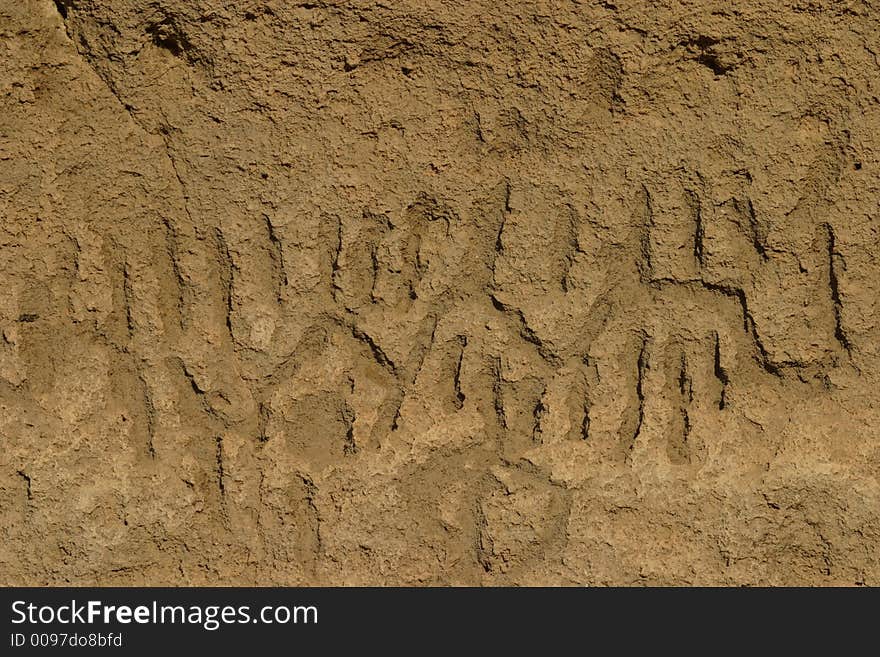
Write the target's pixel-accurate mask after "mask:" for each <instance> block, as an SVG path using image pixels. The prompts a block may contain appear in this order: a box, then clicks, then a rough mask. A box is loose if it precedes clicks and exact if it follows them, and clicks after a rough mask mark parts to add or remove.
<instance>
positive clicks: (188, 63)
mask: <svg viewBox="0 0 880 657" xmlns="http://www.w3.org/2000/svg"><path fill="white" fill-rule="evenodd" d="M878 25H880V5H878V4H877V3H876V2H872V1H859V0H851V1H847V2H832V1H830V0H819V1H810V0H788V1H784V2H769V1H768V0H761V1H757V2H751V1H750V2H746V1H744V0H725V1H720V0H719V1H714V0H697V1H669V0H667V1H663V2H656V3H645V2H638V1H636V0H615V2H614V3H612V2H599V1H596V2H588V1H586V0H580V1H578V0H570V1H563V0H535V1H531V0H500V1H498V0H495V1H493V2H486V1H484V0H473V1H468V2H463V1H458V2H456V1H447V2H439V1H436V0H430V1H425V0H419V1H415V0H399V1H398V0H395V1H394V2H391V3H382V2H376V1H375V0H350V1H342V0H311V1H309V2H289V1H282V0H248V1H245V2H221V1H220V0H194V1H191V2H183V1H182V0H151V1H150V2H138V1H135V0H113V1H112V2H111V0H55V1H54V2H53V1H52V0H0V49H2V53H0V217H2V224H0V282H2V287H3V293H2V295H0V332H2V340H0V409H2V412H0V536H2V541H0V580H2V583H3V584H28V585H37V584H63V583H73V584H104V585H142V584H150V585H162V584H194V585H202V584H230V585H238V584H263V585H295V584H406V585H415V584H469V585H473V584H484V585H496V584H542V585H569V584H617V585H620V584H664V585H665V584H846V585H853V584H874V585H877V584H880V483H878V479H877V473H878V471H880V429H878V427H880V396H878V393H877V390H878V386H880V380H878V376H880V375H878V364H880V324H878V314H880V309H878V292H880V204H878V199H880V162H878V155H880V153H878V135H880V30H878Z"/></svg>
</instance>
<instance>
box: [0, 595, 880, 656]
mask: <svg viewBox="0 0 880 657" xmlns="http://www.w3.org/2000/svg"><path fill="white" fill-rule="evenodd" d="M0 591H2V606H3V612H2V617H3V623H4V625H3V627H4V631H5V633H4V635H3V637H2V641H0V655H15V654H19V653H21V652H26V651H34V650H40V651H44V652H45V651H51V652H58V653H60V654H89V653H91V652H93V651H96V650H98V651H101V652H106V653H108V654H142V653H144V652H146V651H155V650H160V649H162V650H171V651H175V652H172V653H171V654H177V653H176V650H188V649H193V650H200V651H201V650H217V651H220V652H218V654H221V655H225V654H233V653H234V652H235V651H243V650H248V649H254V648H258V649H262V648H265V649H270V648H280V649H283V650H284V653H288V652H289V653H291V654H293V653H296V652H299V651H302V650H310V651H311V650H318V651H319V652H318V653H316V654H327V653H328V651H332V650H335V649H338V650H343V649H344V650H347V651H351V650H352V649H357V650H358V652H361V651H369V652H367V653H365V654H372V653H373V652H374V651H383V650H388V649H392V648H393V649H394V651H395V652H401V651H406V652H411V653H415V654H418V653H421V652H428V653H429V654H433V653H434V652H435V651H436V650H438V649H456V650H460V649H466V650H467V651H468V652H471V651H472V650H474V649H476V648H478V647H481V646H484V647H486V648H491V649H493V650H500V649H502V648H503V649H514V650H516V652H517V653H519V652H522V651H524V650H535V651H538V652H539V653H540V654H549V652H551V651H557V652H558V651H564V652H566V653H567V652H571V651H572V648H573V647H574V648H577V647H578V646H579V648H578V649H577V652H578V653H581V652H586V653H599V654H604V653H605V652H608V649H607V648H606V649H601V650H600V649H598V647H599V646H600V645H603V646H612V647H616V648H617V649H619V650H621V651H623V652H624V653H625V654H626V653H628V652H630V651H631V650H632V649H634V648H636V647H639V648H646V649H650V650H651V651H652V652H653V651H655V650H657V649H659V648H661V647H663V648H675V649H683V648H693V647H697V646H695V645H694V642H695V641H697V640H698V639H699V640H700V641H704V640H708V641H709V642H710V645H706V646H705V650H708V651H713V652H714V650H715V649H716V648H721V647H723V648H730V647H731V646H734V645H737V646H741V647H745V648H748V647H751V648H758V647H761V648H764V649H766V647H767V641H768V639H770V638H771V637H772V638H776V639H779V640H782V644H783V645H785V646H787V647H789V648H791V647H792V646H793V645H795V644H798V643H802V644H807V645H809V646H810V647H811V648H814V649H816V648H818V647H819V646H820V645H821V644H822V642H823V641H826V642H827V645H828V646H829V647H833V648H834V649H835V652H839V651H840V650H841V648H842V647H843V646H844V645H845V644H846V643H847V642H850V641H853V640H858V639H859V637H867V636H871V637H874V636H875V631H874V626H875V623H876V612H875V611H874V607H873V604H871V603H872V601H874V600H876V593H875V592H874V591H873V590H872V591H870V592H865V591H861V592H860V591H841V590H825V591H819V590H808V589H802V590H797V589H776V590H767V589H765V590H736V589H728V590H724V589H690V590H688V589H574V588H571V589H539V588H530V589H509V588H508V589H453V588H448V589H439V588H433V589H421V588H420V589H416V588H412V589H392V588H375V589H363V588H337V589H326V588H297V589H283V588H273V589H249V588H198V589H182V588H137V589H135V588H132V589H125V588H6V589H0ZM616 651H617V650H615V651H614V652H616ZM200 654H201V653H200ZM330 654H333V653H330Z"/></svg>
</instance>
